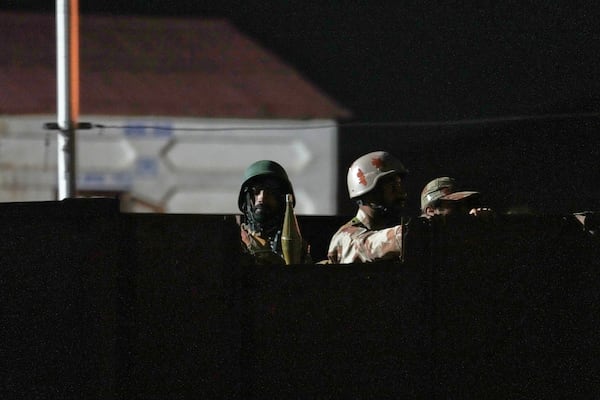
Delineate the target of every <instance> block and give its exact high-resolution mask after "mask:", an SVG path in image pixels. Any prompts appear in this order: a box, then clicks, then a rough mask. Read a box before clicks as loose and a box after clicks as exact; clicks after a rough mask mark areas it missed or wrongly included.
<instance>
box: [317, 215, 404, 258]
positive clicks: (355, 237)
mask: <svg viewBox="0 0 600 400" xmlns="http://www.w3.org/2000/svg"><path fill="white" fill-rule="evenodd" d="M371 225H372V224H371V221H370V218H369V217H368V216H367V215H366V214H365V213H364V211H363V210H361V209H359V210H358V213H357V214H356V216H355V217H354V218H352V220H350V221H349V222H348V223H346V224H345V225H343V226H342V227H341V228H340V229H339V230H338V231H337V232H336V233H335V234H334V235H333V237H332V238H331V242H330V243H329V250H328V251H327V258H328V260H329V263H331V264H350V263H366V262H373V261H379V260H398V261H401V260H402V252H403V244H402V233H403V230H404V227H403V226H402V225H396V226H392V227H390V228H384V229H379V230H373V229H371Z"/></svg>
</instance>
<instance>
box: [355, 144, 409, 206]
mask: <svg viewBox="0 0 600 400" xmlns="http://www.w3.org/2000/svg"><path fill="white" fill-rule="evenodd" d="M407 173H408V170H407V169H406V168H405V167H404V165H402V163H401V162H400V160H398V159H397V158H396V157H394V156H392V155H391V154H390V153H388V152H387V151H374V152H372V153H368V154H365V155H364V156H361V157H359V158H357V159H356V160H355V161H354V162H353V163H352V165H351V166H350V168H348V176H347V182H348V194H349V195H350V198H351V199H354V198H357V197H360V196H362V195H363V194H365V193H368V192H370V191H371V190H373V188H375V186H376V185H377V181H378V180H379V179H380V178H381V177H384V176H386V175H391V174H398V175H400V176H405V175H406V174H407Z"/></svg>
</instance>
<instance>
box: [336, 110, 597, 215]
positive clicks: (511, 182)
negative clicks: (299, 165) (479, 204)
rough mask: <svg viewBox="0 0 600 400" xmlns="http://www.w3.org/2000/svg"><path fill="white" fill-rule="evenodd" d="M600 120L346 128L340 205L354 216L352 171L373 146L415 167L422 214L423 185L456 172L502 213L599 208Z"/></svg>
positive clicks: (413, 195)
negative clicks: (350, 186)
mask: <svg viewBox="0 0 600 400" xmlns="http://www.w3.org/2000/svg"><path fill="white" fill-rule="evenodd" d="M599 129H600V118H598V117H586V118H566V117H563V118H547V119H538V120H528V121H518V120H516V121H510V120H509V121H504V122H494V121H488V122H483V121H482V122H478V123H472V124H460V125H452V124H449V125H443V124H440V125H437V126H431V125H423V126H404V127H397V126H396V127H395V126H387V127H386V126H382V127H352V126H351V125H348V126H347V127H344V124H342V126H341V128H340V136H339V144H338V146H339V152H338V153H339V164H338V171H339V173H338V182H339V185H338V204H339V207H338V210H340V214H344V215H347V214H352V213H354V210H355V206H354V205H353V204H352V202H350V201H349V200H348V192H347V189H346V173H347V171H348V167H349V166H350V164H351V163H352V162H353V161H354V160H355V159H356V158H358V157H359V156H361V155H363V154H365V153H368V152H370V151H375V150H386V151H389V152H391V153H392V154H394V155H396V156H397V157H398V158H399V159H400V160H401V161H402V162H403V163H404V164H405V166H406V167H407V168H408V169H409V170H410V175H409V177H408V179H407V187H408V193H409V204H408V207H409V210H410V212H411V213H412V214H413V215H417V214H418V213H419V207H420V200H419V196H420V193H421V190H422V188H423V187H424V186H425V184H426V183H427V182H429V181H430V180H431V179H433V178H435V177H438V176H453V177H455V178H456V179H457V180H459V181H460V182H462V183H463V184H464V186H466V187H467V188H473V189H478V190H480V191H481V192H482V193H483V194H484V196H485V198H486V200H487V201H488V203H489V204H490V205H493V206H495V207H496V208H498V209H501V210H508V209H510V208H516V207H521V208H522V207H523V206H525V207H528V208H530V209H532V210H533V211H536V212H540V213H550V214H552V213H554V214H557V213H558V214H560V213H569V212H575V211H583V210H598V209H600V186H599V185H598V184H597V183H598V182H600V135H598V131H599Z"/></svg>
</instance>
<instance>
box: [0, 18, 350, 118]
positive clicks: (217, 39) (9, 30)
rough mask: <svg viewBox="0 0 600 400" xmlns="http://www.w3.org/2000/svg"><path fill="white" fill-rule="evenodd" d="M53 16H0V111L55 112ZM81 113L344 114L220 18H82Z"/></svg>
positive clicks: (15, 112)
mask: <svg viewBox="0 0 600 400" xmlns="http://www.w3.org/2000/svg"><path fill="white" fill-rule="evenodd" d="M55 32H56V23H55V16H54V15H53V14H41V15H40V14H27V13H25V14H23V13H0V35H1V37H2V38H3V40H2V41H3V44H2V47H3V57H2V58H1V59H0V88H2V90H1V94H0V114H30V113H54V112H55V111H56V33H55ZM79 40H80V46H79V49H80V50H79V51H80V61H81V65H80V84H81V89H80V109H81V113H83V114H108V115H172V116H188V117H225V118H227V117H234V118H235V117H239V118H302V119H304V118H345V117H349V116H350V112H349V111H348V110H346V109H345V108H344V107H343V106H341V105H339V104H337V103H336V102H335V101H334V100H333V99H331V98H329V97H328V96H327V95H326V94H325V93H323V92H321V91H320V90H319V88H317V87H315V86H314V85H313V84H312V83H311V82H309V81H307V80H306V79H305V78H304V77H303V76H302V75H301V74H300V73H298V71H295V70H294V69H293V68H292V67H290V66H289V65H286V64H285V63H284V62H283V61H282V60H281V59H279V58H278V57H277V56H275V55H274V54H272V53H270V52H269V51H268V50H266V49H264V48H262V47H260V46H259V45H258V44H257V43H255V42H253V41H252V40H251V39H249V38H248V37H246V36H244V35H243V34H241V33H240V32H239V31H238V30H237V29H236V28H235V27H234V26H233V25H232V24H231V23H230V22H228V21H227V20H225V19H205V18H188V19H182V18H155V17H152V18H149V17H131V16H118V17H117V16H99V15H81V16H80V39H79Z"/></svg>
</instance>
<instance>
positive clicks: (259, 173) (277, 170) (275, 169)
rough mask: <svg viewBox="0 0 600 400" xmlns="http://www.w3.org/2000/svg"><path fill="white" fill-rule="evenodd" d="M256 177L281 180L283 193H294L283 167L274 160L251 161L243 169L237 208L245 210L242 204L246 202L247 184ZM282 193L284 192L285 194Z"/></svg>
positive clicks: (294, 197)
mask: <svg viewBox="0 0 600 400" xmlns="http://www.w3.org/2000/svg"><path fill="white" fill-rule="evenodd" d="M257 177H272V178H276V179H278V180H280V181H281V183H282V184H283V189H284V190H285V193H291V194H292V195H293V194H294V189H293V188H292V183H291V182H290V180H289V178H288V176H287V173H286V172H285V169H283V167H282V166H281V165H279V164H278V163H276V162H275V161H271V160H260V161H256V162H254V163H252V164H251V165H250V166H249V167H248V168H246V171H244V177H243V178H242V179H243V181H242V186H241V188H240V194H239V196H238V208H239V209H240V211H242V212H245V209H244V208H245V207H244V204H245V202H246V192H247V190H248V184H249V182H250V181H251V180H253V179H255V178H257ZM285 193H284V194H285ZM293 199H294V205H296V196H293Z"/></svg>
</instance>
